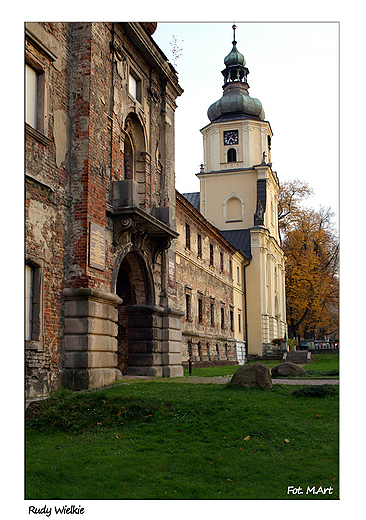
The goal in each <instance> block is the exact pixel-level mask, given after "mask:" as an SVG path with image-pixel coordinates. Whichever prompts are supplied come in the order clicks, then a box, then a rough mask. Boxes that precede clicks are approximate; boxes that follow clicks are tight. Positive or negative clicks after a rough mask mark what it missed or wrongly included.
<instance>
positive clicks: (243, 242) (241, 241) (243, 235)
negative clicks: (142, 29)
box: [220, 229, 252, 258]
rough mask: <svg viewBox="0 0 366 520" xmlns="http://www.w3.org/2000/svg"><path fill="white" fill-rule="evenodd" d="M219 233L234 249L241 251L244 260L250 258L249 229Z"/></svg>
mask: <svg viewBox="0 0 366 520" xmlns="http://www.w3.org/2000/svg"><path fill="white" fill-rule="evenodd" d="M220 233H221V234H222V235H223V236H224V237H225V238H226V240H228V241H229V242H230V244H232V245H233V246H234V247H235V248H236V249H239V250H240V251H242V252H243V253H244V255H245V256H246V258H252V253H251V248H250V229H233V230H230V231H220Z"/></svg>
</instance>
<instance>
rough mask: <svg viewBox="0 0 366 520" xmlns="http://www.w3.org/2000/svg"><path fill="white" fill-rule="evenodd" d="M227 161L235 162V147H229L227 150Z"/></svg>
mask: <svg viewBox="0 0 366 520" xmlns="http://www.w3.org/2000/svg"><path fill="white" fill-rule="evenodd" d="M227 162H236V150H235V148H230V149H229V150H228V152H227Z"/></svg>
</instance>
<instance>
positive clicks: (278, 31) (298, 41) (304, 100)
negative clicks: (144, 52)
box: [153, 20, 339, 213]
mask: <svg viewBox="0 0 366 520" xmlns="http://www.w3.org/2000/svg"><path fill="white" fill-rule="evenodd" d="M233 23H235V24H236V26H237V29H236V41H237V48H238V50H239V51H240V52H241V53H242V54H244V57H245V60H246V66H247V67H248V69H249V72H250V74H249V76H248V82H249V86H250V89H249V94H250V96H251V97H255V98H258V99H259V100H260V101H261V103H262V106H263V108H264V111H265V114H266V120H267V121H269V122H270V124H271V128H272V130H273V139H272V163H273V166H272V167H273V169H274V170H275V171H276V172H277V174H278V176H279V180H280V182H281V181H284V180H287V179H295V178H298V179H300V180H303V181H305V182H307V183H308V184H309V185H310V186H311V187H312V188H313V189H314V191H315V195H314V196H313V197H311V199H308V201H307V204H308V205H311V206H313V207H314V208H315V209H319V207H320V205H322V206H331V207H332V209H333V210H334V211H336V212H337V213H338V204H339V200H338V195H339V194H338V191H339V189H338V188H339V25H338V23H281V22H278V23H255V22H254V23H240V22H238V21H236V20H233V22H231V23H229V22H219V23H217V22H216V23H209V22H208V23H186V22H180V23H158V28H157V30H156V32H155V34H154V35H153V38H154V40H155V41H156V42H157V44H158V45H159V46H160V47H161V49H162V50H163V52H164V53H165V54H166V55H167V57H168V58H169V59H170V61H171V62H173V55H172V45H171V43H172V41H173V36H175V38H176V40H177V45H178V47H179V48H181V49H182V51H181V56H180V57H179V58H178V59H177V61H176V69H177V72H178V75H179V82H180V85H181V87H182V88H183V89H184V93H183V95H182V96H181V97H179V98H178V99H177V105H178V108H177V110H176V155H175V157H176V160H175V167H176V186H177V189H178V190H179V191H180V192H183V193H184V192H190V191H199V181H198V178H197V177H196V176H195V174H196V173H198V171H199V165H200V163H201V162H203V142H202V134H201V132H200V129H201V128H203V127H204V126H206V125H207V124H208V123H209V119H208V117H207V109H208V107H209V106H210V105H211V104H212V103H214V102H215V101H217V100H218V99H219V98H220V97H221V96H222V92H223V91H222V85H223V76H222V74H221V71H222V70H223V69H224V58H225V56H226V55H227V54H229V52H230V51H231V48H232V40H233V31H232V25H233Z"/></svg>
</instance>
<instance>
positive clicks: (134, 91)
mask: <svg viewBox="0 0 366 520" xmlns="http://www.w3.org/2000/svg"><path fill="white" fill-rule="evenodd" d="M128 92H129V94H130V95H131V96H132V97H133V98H135V99H136V100H137V101H138V102H139V103H141V101H142V81H141V78H140V77H139V76H138V74H136V72H135V71H134V70H133V69H132V68H130V72H129V75H128Z"/></svg>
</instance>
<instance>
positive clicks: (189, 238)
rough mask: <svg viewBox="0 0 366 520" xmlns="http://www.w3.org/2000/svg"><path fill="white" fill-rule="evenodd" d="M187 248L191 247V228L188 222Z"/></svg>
mask: <svg viewBox="0 0 366 520" xmlns="http://www.w3.org/2000/svg"><path fill="white" fill-rule="evenodd" d="M186 248H187V249H191V228H190V226H189V225H188V224H186Z"/></svg>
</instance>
